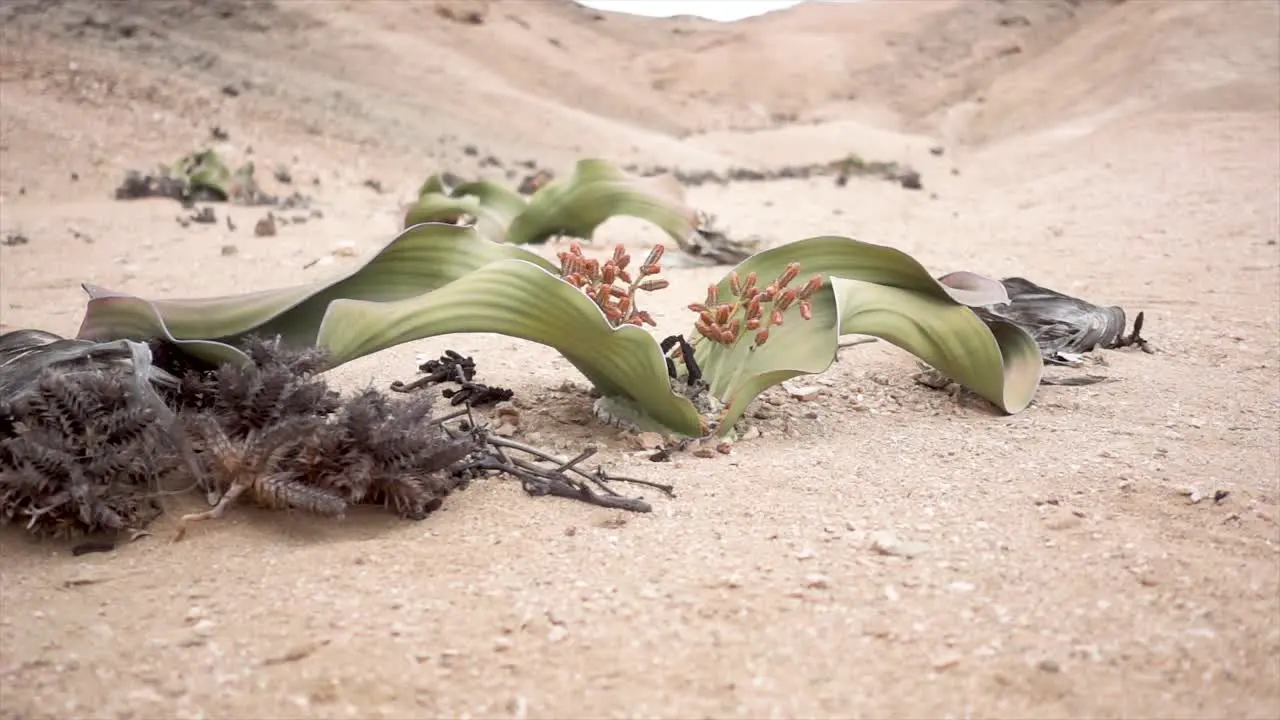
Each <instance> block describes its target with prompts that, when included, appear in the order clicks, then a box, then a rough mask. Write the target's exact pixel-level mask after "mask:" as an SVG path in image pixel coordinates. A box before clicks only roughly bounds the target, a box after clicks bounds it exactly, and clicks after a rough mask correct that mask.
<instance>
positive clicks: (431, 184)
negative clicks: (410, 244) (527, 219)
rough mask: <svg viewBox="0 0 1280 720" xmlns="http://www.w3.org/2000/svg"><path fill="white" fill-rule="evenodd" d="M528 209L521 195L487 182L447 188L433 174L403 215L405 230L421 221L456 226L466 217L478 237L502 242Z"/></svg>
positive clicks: (480, 181)
mask: <svg viewBox="0 0 1280 720" xmlns="http://www.w3.org/2000/svg"><path fill="white" fill-rule="evenodd" d="M527 208H528V203H526V202H525V199H524V197H523V196H521V195H520V194H519V193H517V192H515V191H514V190H509V189H507V188H505V187H503V186H502V185H499V184H498V183H494V182H489V181H487V180H476V181H474V182H468V183H462V184H461V185H458V186H457V187H448V186H447V185H445V183H444V181H443V180H442V179H441V178H440V177H439V176H436V175H432V176H431V177H429V178H427V180H426V182H424V183H423V184H422V188H421V189H420V190H419V193H418V200H417V201H416V202H415V203H414V204H413V206H412V207H410V208H409V210H408V212H406V213H405V219H404V224H405V227H410V226H412V225H417V224H419V223H424V222H445V223H457V222H458V221H459V220H460V219H461V218H462V217H463V216H470V217H471V218H472V222H473V223H474V224H475V226H476V229H477V230H479V231H480V234H481V235H484V236H485V237H487V238H489V239H490V240H494V241H497V242H505V241H506V236H507V228H508V227H509V226H510V225H511V223H512V221H513V220H515V219H516V217H518V216H519V215H520V214H521V213H523V212H524V211H525V210H526V209H527Z"/></svg>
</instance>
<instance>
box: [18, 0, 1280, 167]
mask: <svg viewBox="0 0 1280 720" xmlns="http://www.w3.org/2000/svg"><path fill="white" fill-rule="evenodd" d="M1278 7H1280V5H1277V4H1276V3H1271V2H1254V1H1252V0H1235V1H1234V2H1232V1H1230V0H1205V1H1196V0H1179V1H1177V2H1120V1H1116V0H1079V1H1077V0H1021V1H1020V0H1011V1H1009V2H995V1H984V0H978V1H972V2H970V1H962V0H918V1H912V2H896V1H895V2H889V1H879V0H867V1H865V2H858V3H814V2H807V3H803V4H800V5H797V6H795V7H792V8H789V9H785V10H779V11H775V12H771V13H768V14H767V15H764V16H761V17H755V18H749V19H747V20H744V21H741V22H735V23H716V22H711V21H707V20H701V19H698V18H691V17H680V18H672V19H655V18H646V17H638V16H635V15H627V14H620V13H611V12H606V11H600V10H593V9H590V8H586V7H583V6H581V5H579V4H577V3H575V2H572V1H571V0H560V1H550V2H536V3H535V2H523V1H519V0H438V1H437V2H435V3H425V2H424V3H416V2H415V3H399V2H370V3H341V4H339V3H279V2H267V3H253V2H249V0H213V1H212V2H205V3H190V2H179V3H160V2H152V0H123V1H122V2H115V3H109V4H105V5H104V4H102V3H89V2H85V1H84V0H56V1H55V2H53V3H43V4H42V3H38V2H35V0H18V1H17V2H12V3H8V4H6V7H5V8H4V9H3V10H0V17H4V18H5V22H6V24H12V25H13V26H14V27H17V28H23V29H27V30H34V31H35V33H34V34H27V33H23V34H22V35H21V37H24V38H26V42H35V39H34V38H37V37H42V36H43V37H47V36H49V35H53V36H55V37H62V38H75V39H78V40H89V41H91V42H94V43H96V44H102V45H106V46H108V47H112V48H117V49H119V50H122V51H126V50H142V51H145V54H143V55H138V54H129V55H125V56H121V59H123V60H124V61H126V62H129V63H139V64H146V65H150V66H152V67H153V68H156V69H157V70H158V69H159V68H160V67H164V68H166V70H167V69H168V68H172V67H175V66H176V67H178V68H179V69H180V71H181V73H182V74H183V75H184V76H187V77H191V78H194V79H196V80H200V79H205V81H207V80H208V78H210V76H214V77H216V78H225V79H226V80H228V81H242V80H251V81H252V84H253V85H255V86H256V88H257V89H255V90H247V91H246V93H245V97H246V98H247V101H246V103H245V104H253V110H252V111H253V112H261V113H262V114H264V115H267V116H270V117H271V118H272V119H275V120H284V121H289V119H290V117H291V116H293V115H300V114H302V113H303V112H304V111H303V110H301V109H300V108H306V110H305V112H310V108H314V107H317V106H319V107H322V108H323V110H324V113H325V118H326V120H325V130H324V131H325V133H326V134H328V135H332V136H336V137H344V136H345V137H350V136H353V135H356V136H358V135H359V133H358V131H356V130H355V129H354V126H365V125H367V122H366V121H367V120H368V119H370V118H371V117H372V118H373V119H376V120H377V121H379V124H381V125H383V126H384V127H385V128H386V131H385V132H383V133H381V134H380V136H379V137H378V138H377V142H380V143H391V144H399V145H402V146H404V147H406V148H408V147H413V148H423V147H429V146H433V145H434V144H436V141H437V140H438V138H439V137H440V136H441V135H442V134H455V135H458V136H463V135H466V136H468V137H477V136H487V137H490V138H493V142H491V143H488V145H489V146H490V147H492V149H493V150H494V151H495V152H502V151H510V152H511V153H516V152H519V151H520V149H523V150H525V151H528V152H533V153H538V154H542V155H544V156H546V155H547V154H548V153H551V154H552V156H554V157H562V158H566V159H567V158H569V157H571V156H574V155H577V154H581V153H588V154H601V153H606V152H607V153H609V154H611V155H614V156H620V157H619V159H620V160H627V161H630V160H637V159H646V160H654V159H655V158H656V157H662V158H664V159H665V160H666V161H667V162H668V163H671V164H693V165H707V166H711V165H717V164H719V165H725V164H731V163H733V162H743V161H750V160H751V158H741V157H731V156H730V157H726V154H725V153H723V152H704V151H702V150H700V149H699V148H698V146H697V144H694V145H689V144H680V143H677V142H674V140H675V139H679V138H684V137H688V136H690V135H696V134H699V133H706V132H717V131H730V130H764V129H769V128H777V127H782V126H785V125H789V124H795V123H802V124H804V123H813V122H830V121H854V122H857V123H860V124H861V125H863V126H867V127H868V128H869V129H874V130H875V131H881V132H883V131H889V132H897V133H911V134H918V135H922V136H928V137H932V138H937V139H940V140H945V141H947V142H948V143H950V144H953V145H954V144H957V143H977V144H983V143H990V142H993V141H999V140H1001V139H1003V138H1007V137H1009V136H1011V135H1016V134H1025V133H1036V132H1040V131H1043V130H1046V129H1048V128H1051V127H1054V126H1056V125H1061V124H1064V123H1071V122H1075V121H1082V120H1086V119H1087V117H1088V116H1094V117H1095V119H1097V118H1105V117H1110V116H1113V115H1115V114H1117V113H1121V114H1123V113H1125V112H1130V111H1133V110H1136V109H1139V108H1143V107H1154V106H1161V107H1168V108H1170V109H1175V108H1176V109H1184V110H1185V109H1215V108H1222V109H1227V108H1231V107H1236V106H1239V105H1242V104H1243V105H1245V106H1248V107H1272V106H1274V105H1275V104H1276V103H1277V92H1278V91H1277V88H1276V84H1275V82H1273V79H1274V78H1275V77H1276V73H1277V68H1278V63H1280V61H1278V60H1277V55H1278V54H1280V52H1278V51H1277V43H1276V39H1275V33H1273V32H1271V31H1272V30H1277V26H1278V23H1277V12H1278V10H1277V8H1278ZM40 8H44V9H43V12H40V11H39V9H40ZM321 48H323V49H324V50H323V51H321V52H317V49H321ZM9 52H13V51H9ZM266 57H270V58H271V62H270V63H267V62H263V59H264V58H266ZM513 117H514V118H518V121H517V122H515V123H512V122H510V120H511V118H513ZM294 122H302V121H300V120H297V119H296V118H295V120H294ZM356 139H360V138H359V137H356ZM370 141H372V139H370Z"/></svg>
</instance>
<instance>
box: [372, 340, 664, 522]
mask: <svg viewBox="0 0 1280 720" xmlns="http://www.w3.org/2000/svg"><path fill="white" fill-rule="evenodd" d="M671 344H672V345H675V344H676V343H675V341H673V342H672V343H671ZM419 369H420V370H421V371H422V372H424V373H428V374H427V375H426V376H424V377H422V378H419V379H418V380H415V381H414V382H412V383H404V382H399V381H397V382H395V383H392V385H391V388H392V389H393V390H396V391H398V392H411V391H412V390H414V389H416V388H421V387H424V386H426V385H430V384H434V383H438V382H456V383H458V384H459V385H461V386H462V389H461V390H457V391H452V392H451V391H448V390H446V391H445V397H450V398H451V399H453V401H454V404H461V405H463V408H462V409H460V410H458V411H455V412H451V413H448V414H446V415H444V416H442V417H438V418H434V419H432V420H430V421H428V424H430V425H440V426H441V427H442V428H443V429H444V431H445V433H446V434H447V435H449V437H451V438H453V439H455V440H458V439H462V438H470V439H471V441H472V445H473V446H474V447H476V448H478V449H477V450H476V451H474V452H472V453H471V455H469V456H468V457H467V458H466V459H464V460H463V461H462V462H460V463H458V464H456V465H454V466H453V467H452V471H453V474H454V475H455V476H457V477H463V478H466V477H474V476H476V475H480V474H484V473H504V474H506V475H510V476H511V477H514V478H516V479H517V480H519V481H520V485H521V487H523V488H524V490H525V492H527V493H529V494H530V495H552V496H555V497H562V498H568V499H571V500H579V501H581V502H585V503H588V504H591V505H597V506H599V507H607V508H615V509H619V510H630V511H632V512H651V511H652V510H653V508H652V506H650V505H649V503H648V502H646V501H645V500H644V499H642V498H636V497H627V496H625V495H622V494H620V493H618V492H617V491H616V490H614V489H613V488H612V487H611V486H610V485H611V484H612V483H629V484H632V485H641V486H644V487H649V488H653V489H655V490H658V491H660V492H662V493H663V494H665V495H667V496H668V497H675V489H674V487H673V486H671V485H666V484H663V483H655V482H649V481H647V480H637V479H634V478H627V477H619V476H615V475H610V474H609V473H606V472H605V471H604V469H603V468H600V467H597V468H596V470H595V472H589V471H586V470H583V469H582V468H581V465H582V463H584V462H586V461H587V460H588V459H590V458H591V457H593V456H595V454H596V452H597V451H598V448H596V447H595V446H594V445H592V446H588V447H586V448H585V449H583V450H582V452H580V453H578V454H577V455H575V456H574V457H572V458H567V459H566V458H562V457H559V456H557V455H555V454H553V453H551V452H548V451H545V450H542V449H539V448H537V447H534V446H532V445H528V444H526V443H522V442H519V441H517V440H512V439H510V438H505V437H500V436H498V435H495V434H493V433H491V432H489V430H488V428H487V427H486V426H483V425H480V424H478V423H476V421H475V419H474V418H472V417H471V415H470V413H471V409H472V408H473V407H474V406H477V405H480V404H484V403H485V401H486V400H488V399H489V397H487V395H489V393H491V392H492V391H493V390H494V389H493V388H489V387H488V386H485V385H482V384H480V383H476V382H474V381H473V378H474V377H475V363H474V362H473V361H472V360H471V358H466V357H463V356H462V355H459V354H458V353H456V352H453V351H452V350H450V351H446V353H445V355H443V356H442V357H441V358H440V359H439V360H432V361H429V362H426V363H423V364H422V366H421V367H420V368H419ZM510 397H511V391H510V390H507V391H504V394H503V396H502V398H501V399H504V400H505V399H508V398H510ZM463 415H466V416H467V420H464V421H463V422H462V423H460V424H459V425H458V426H457V427H450V426H449V425H447V424H446V423H447V422H448V421H450V420H454V419H457V418H460V417H462V416H463ZM511 451H514V452H515V453H522V454H524V455H529V456H532V459H527V458H522V457H517V456H514V455H513V453H512V452H511Z"/></svg>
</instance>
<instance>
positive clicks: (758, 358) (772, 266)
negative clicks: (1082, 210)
mask: <svg viewBox="0 0 1280 720" xmlns="http://www.w3.org/2000/svg"><path fill="white" fill-rule="evenodd" d="M792 262H798V263H800V267H801V270H800V275H799V277H798V278H797V280H796V281H795V283H794V285H796V286H799V285H802V284H803V283H804V282H805V281H806V280H807V279H808V278H809V277H812V276H813V275H814V274H815V273H816V274H820V275H822V276H823V278H824V283H823V287H822V289H821V290H819V292H818V293H816V294H815V295H814V296H813V298H812V307H813V317H812V319H811V320H808V321H805V320H802V319H801V318H800V317H799V314H798V313H797V312H795V311H791V312H789V313H788V315H787V318H786V321H785V323H784V324H783V325H782V326H777V327H773V328H771V329H770V334H769V339H768V341H767V342H766V343H765V344H764V345H761V346H756V345H755V343H754V338H753V336H752V335H751V334H748V335H747V336H746V337H744V338H743V339H742V340H741V341H740V342H738V343H737V344H736V345H734V346H724V345H720V344H717V343H712V342H710V341H707V340H705V339H704V338H700V337H699V338H698V339H697V342H696V350H695V358H696V359H697V361H698V364H699V366H700V367H701V368H702V371H703V376H704V378H705V379H706V380H707V382H708V383H709V385H710V389H711V392H712V394H713V395H714V396H715V397H717V398H719V399H720V400H721V401H722V402H724V403H725V404H726V411H725V414H724V416H723V418H722V419H721V426H720V428H719V429H718V432H720V433H725V432H728V431H729V430H730V429H731V428H732V426H733V424H734V423H735V422H736V421H737V420H738V418H740V417H741V416H742V413H743V412H744V411H745V409H746V407H747V405H748V404H750V402H751V401H752V400H754V399H755V398H756V397H757V396H758V395H759V394H760V393H761V392H763V391H764V390H765V389H766V388H768V387H770V386H772V385H775V384H777V383H780V382H783V381H784V380H788V379H790V378H793V377H796V376H798V375H805V374H816V373H821V372H823V371H825V370H826V369H827V368H828V367H830V365H831V363H832V362H833V361H834V360H835V356H836V349H837V343H838V339H839V336H840V335H841V334H847V333H862V334H867V335H873V336H875V337H880V338H882V339H884V340H886V341H888V342H891V343H893V344H895V345H897V346H899V347H902V348H903V349H905V350H907V351H908V352H911V353H913V354H915V355H917V356H918V357H920V358H921V359H922V360H924V361H925V362H928V363H929V364H931V365H933V366H934V367H936V368H938V369H939V370H940V371H942V372H945V373H947V374H948V375H950V376H951V377H952V378H954V379H955V380H956V381H957V382H959V383H961V384H962V385H965V386H967V387H969V388H970V389H972V390H974V391H975V392H977V393H978V394H980V395H982V396H983V397H984V398H986V399H987V400H990V401H991V402H993V403H995V404H996V405H997V406H999V407H1000V408H1001V409H1003V410H1005V411H1006V412H1010V413H1015V412H1019V411H1021V410H1022V409H1024V408H1025V407H1026V406H1027V404H1029V403H1030V402H1031V399H1032V397H1033V396H1034V394H1035V391H1036V388H1037V386H1038V384H1039V379H1040V374H1041V371H1042V369H1043V367H1042V364H1041V361H1040V357H1039V352H1038V351H1037V350H1036V347H1035V342H1034V341H1033V340H1032V339H1031V337H1030V336H1029V335H1027V334H1026V333H1025V332H1024V331H1022V330H1021V329H1019V328H1017V327H1016V326H1012V325H1007V324H1006V325H1004V326H1001V327H989V326H988V325H987V324H985V323H983V322H982V321H981V320H980V319H978V317H977V316H976V315H975V314H974V313H973V311H972V310H971V309H970V307H969V306H980V305H987V304H992V303H999V302H1004V301H1007V299H1008V295H1007V293H1006V292H1005V290H1004V288H1003V286H1002V285H1001V284H1000V283H999V282H998V281H996V280H993V279H990V278H986V277H984V276H981V275H977V274H975V273H968V272H961V273H952V274H950V275H947V276H944V277H943V278H940V279H934V278H933V277H932V276H931V275H930V274H929V273H928V271H927V270H926V269H925V268H924V266H922V265H921V264H920V263H919V262H917V261H916V260H915V259H913V258H912V257H911V256H909V255H907V254H906V253H903V252H902V251H900V250H896V249H893V248H889V247H884V246H880V245H872V244H870V243H864V242H859V241H857V240H853V239H850V238H845V237H836V236H822V237H814V238H809V239H806V240H800V241H797V242H793V243H789V244H786V245H782V246H779V247H776V248H772V249H770V250H767V251H765V252H762V253H759V254H757V255H755V256H753V257H751V258H749V259H748V260H746V261H745V262H743V263H742V264H740V265H739V266H738V267H737V268H735V271H736V272H737V273H738V274H739V276H740V277H743V278H745V277H746V275H747V274H748V273H751V272H755V273H756V274H757V277H758V278H759V280H758V284H759V285H760V286H761V287H763V286H765V285H767V284H768V283H770V282H771V281H772V280H773V279H774V278H776V277H777V276H778V275H780V274H781V273H782V271H783V270H784V269H785V268H786V266H787V265H788V264H789V263H792ZM718 291H719V296H720V298H722V299H727V298H730V297H731V294H732V291H731V290H730V281H729V277H728V276H726V277H725V279H724V280H722V281H721V282H720V283H719V285H718Z"/></svg>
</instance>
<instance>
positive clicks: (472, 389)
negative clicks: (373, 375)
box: [391, 350, 514, 407]
mask: <svg viewBox="0 0 1280 720" xmlns="http://www.w3.org/2000/svg"><path fill="white" fill-rule="evenodd" d="M418 372H420V373H424V375H423V376H422V377H420V378H418V379H417V380H414V381H413V382H410V383H405V382H403V381H401V380H396V381H395V382H393V383H391V389H392V390H394V391H395V392H401V393H407V392H413V391H414V390H418V389H420V388H424V387H427V386H430V385H437V384H441V383H449V382H452V383H457V384H458V385H459V386H460V387H459V388H458V389H453V388H445V389H444V390H442V391H441V393H440V394H441V395H443V396H444V397H445V398H448V400H449V403H450V404H451V405H462V404H464V403H465V404H466V405H467V406H468V407H483V406H486V405H494V404H496V403H500V402H503V401H505V400H510V399H511V397H512V395H514V393H513V392H512V391H511V390H508V389H507V388H500V387H490V386H488V385H484V384H482V383H477V382H474V381H473V380H474V378H475V376H476V362H475V360H473V359H471V358H470V357H463V356H462V355H461V354H459V353H457V352H455V351H453V350H446V351H445V354H444V355H441V356H440V357H439V359H436V360H428V361H426V362H424V363H422V364H421V365H419V366H418Z"/></svg>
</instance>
